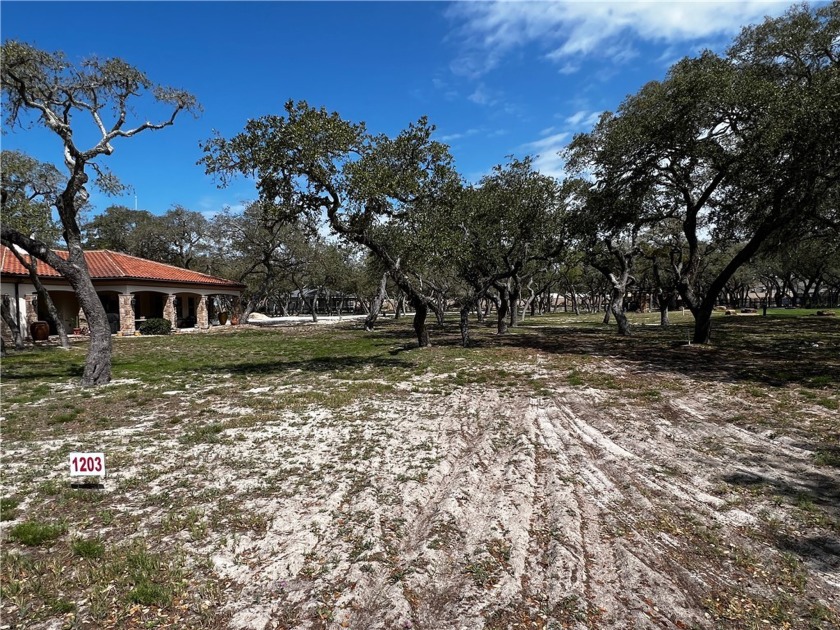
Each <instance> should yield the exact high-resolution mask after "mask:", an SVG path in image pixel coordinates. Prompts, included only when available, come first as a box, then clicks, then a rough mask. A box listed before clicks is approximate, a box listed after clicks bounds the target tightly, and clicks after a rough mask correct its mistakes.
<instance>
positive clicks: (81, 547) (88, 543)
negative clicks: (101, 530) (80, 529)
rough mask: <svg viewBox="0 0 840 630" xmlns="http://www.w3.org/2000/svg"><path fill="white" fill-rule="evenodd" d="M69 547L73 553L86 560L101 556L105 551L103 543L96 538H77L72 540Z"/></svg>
mask: <svg viewBox="0 0 840 630" xmlns="http://www.w3.org/2000/svg"><path fill="white" fill-rule="evenodd" d="M71 547H72V549H73V553H74V554H76V555H77V556H79V557H80V558H87V559H88V560H93V559H94V558H101V557H102V556H103V554H104V553H105V545H103V544H102V543H101V542H100V541H98V540H92V539H84V538H78V539H76V540H74V541H73V543H72V545H71Z"/></svg>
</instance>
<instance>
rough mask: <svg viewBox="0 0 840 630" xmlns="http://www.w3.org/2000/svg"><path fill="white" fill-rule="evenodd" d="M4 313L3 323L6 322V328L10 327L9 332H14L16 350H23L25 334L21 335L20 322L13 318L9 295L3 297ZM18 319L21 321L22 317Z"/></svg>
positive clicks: (13, 338) (13, 339)
mask: <svg viewBox="0 0 840 630" xmlns="http://www.w3.org/2000/svg"><path fill="white" fill-rule="evenodd" d="M2 312H3V321H4V322H6V326H8V327H9V330H11V331H12V341H14V344H15V350H23V348H24V343H23V333H21V331H20V325H19V324H18V321H17V320H16V319H15V318H14V317H12V309H11V308H10V307H9V296H8V295H4V296H3V300H2ZM18 319H20V317H18Z"/></svg>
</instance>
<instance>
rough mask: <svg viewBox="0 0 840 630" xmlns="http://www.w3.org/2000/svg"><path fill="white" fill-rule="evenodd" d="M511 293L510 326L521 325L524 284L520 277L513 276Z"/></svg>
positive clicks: (509, 295) (509, 297) (509, 298)
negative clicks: (520, 307) (520, 314)
mask: <svg viewBox="0 0 840 630" xmlns="http://www.w3.org/2000/svg"><path fill="white" fill-rule="evenodd" d="M511 284H512V285H513V286H512V287H511V290H510V293H509V294H508V303H509V308H510V312H509V318H510V327H511V328H513V327H514V326H519V301H520V300H521V299H522V285H521V283H520V282H519V278H517V277H516V276H514V277H513V278H512V282H511Z"/></svg>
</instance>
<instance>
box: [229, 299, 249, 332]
mask: <svg viewBox="0 0 840 630" xmlns="http://www.w3.org/2000/svg"><path fill="white" fill-rule="evenodd" d="M240 317H242V302H241V301H240V299H239V298H238V297H234V298H233V300H232V306H231V314H230V325H231V326H236V325H237V324H239V323H240ZM242 323H243V324H244V323H246V322H242Z"/></svg>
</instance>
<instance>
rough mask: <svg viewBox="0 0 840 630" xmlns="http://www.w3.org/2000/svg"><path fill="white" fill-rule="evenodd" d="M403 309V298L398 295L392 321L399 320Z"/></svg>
mask: <svg viewBox="0 0 840 630" xmlns="http://www.w3.org/2000/svg"><path fill="white" fill-rule="evenodd" d="M404 308H405V296H404V295H400V296H399V297H398V298H397V301H396V302H395V303H394V319H399V318H400V316H401V315H402V314H403V309H404Z"/></svg>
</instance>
